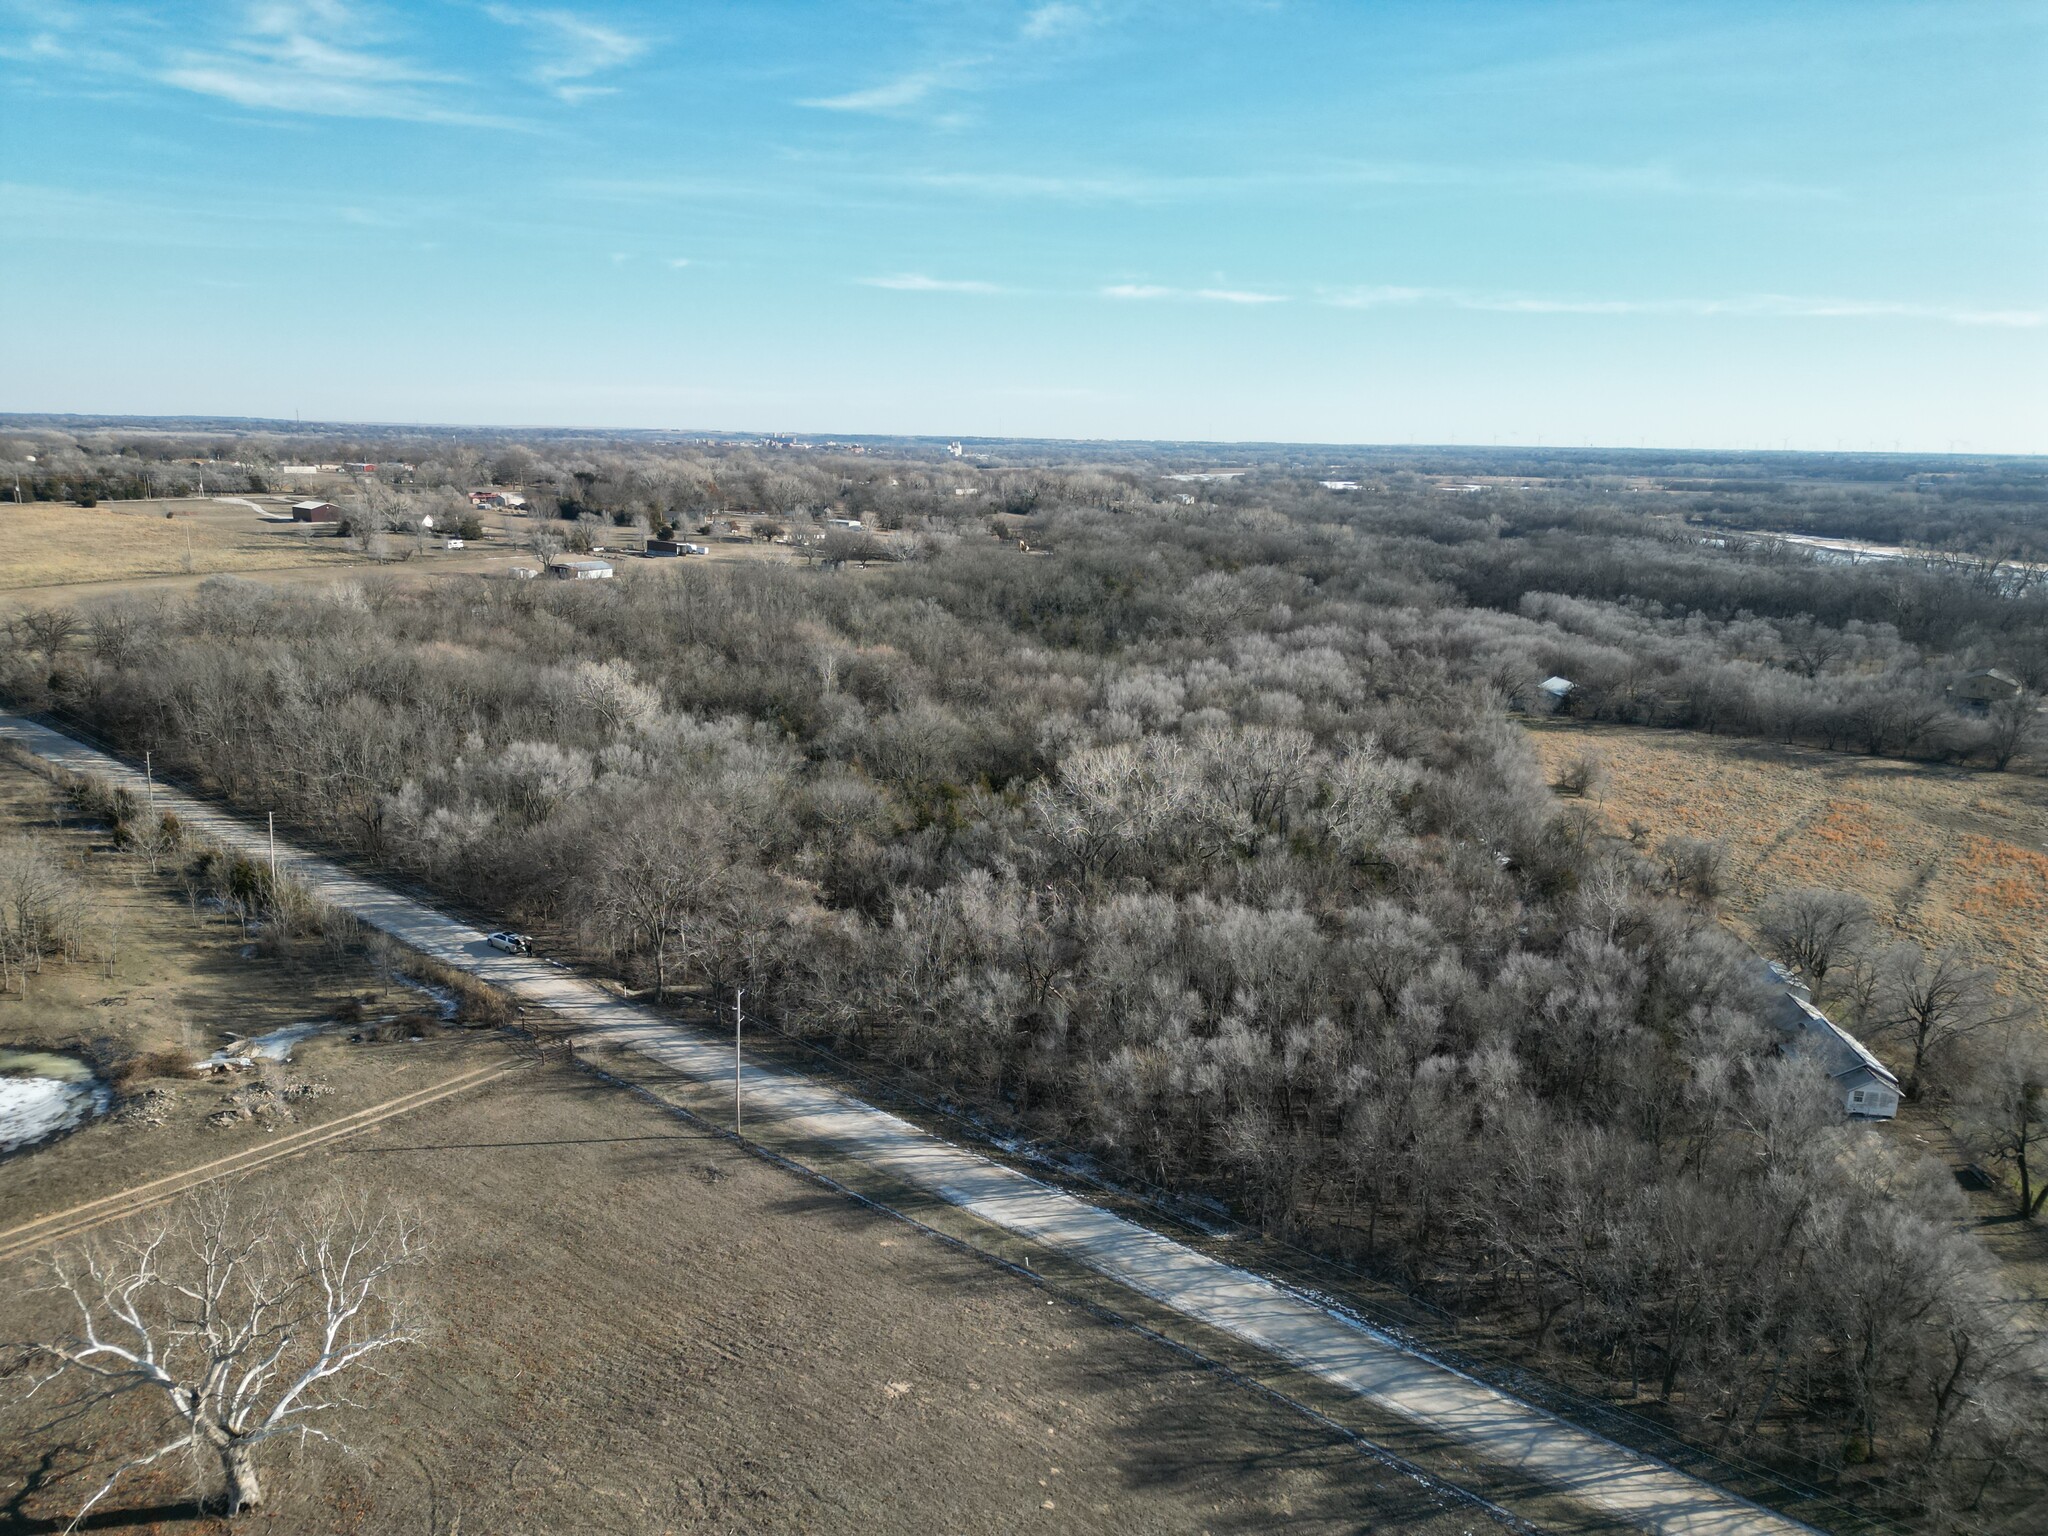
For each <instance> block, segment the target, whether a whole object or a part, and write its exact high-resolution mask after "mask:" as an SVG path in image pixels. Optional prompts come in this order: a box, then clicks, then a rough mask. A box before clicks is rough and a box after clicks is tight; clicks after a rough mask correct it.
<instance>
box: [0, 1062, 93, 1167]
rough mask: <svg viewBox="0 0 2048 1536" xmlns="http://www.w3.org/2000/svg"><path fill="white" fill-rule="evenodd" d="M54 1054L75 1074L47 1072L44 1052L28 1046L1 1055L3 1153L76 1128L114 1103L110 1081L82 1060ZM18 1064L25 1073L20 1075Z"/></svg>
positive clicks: (0, 1136) (0, 1144) (0, 1134)
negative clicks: (36, 1052)
mask: <svg viewBox="0 0 2048 1536" xmlns="http://www.w3.org/2000/svg"><path fill="white" fill-rule="evenodd" d="M55 1059H58V1060H62V1061H64V1062H66V1063H67V1064H68V1065H69V1066H71V1067H73V1068H75V1069H76V1075H73V1074H71V1073H68V1072H67V1073H66V1075H64V1076H62V1077H59V1076H53V1075H45V1073H44V1071H43V1070H41V1069H40V1066H39V1061H40V1058H31V1057H30V1056H29V1054H28V1053H26V1052H23V1053H18V1054H17V1053H15V1052H7V1053H5V1054H4V1055H0V1155H4V1154H6V1153H9V1152H18V1151H20V1150H21V1149H22V1148H23V1147H32V1146H34V1145H35V1144H36V1143H37V1142H39V1141H47V1140H49V1139H50V1138H51V1137H52V1136H61V1135H62V1134H63V1133H64V1132H66V1131H71V1130H76V1129H77V1128H78V1127H79V1126H81V1125H83V1124H84V1123H85V1122H86V1121H87V1120H88V1119H90V1118H91V1117H92V1116H94V1115H102V1114H105V1113H106V1112H107V1109H108V1107H109V1106H110V1105H111V1104H112V1103H113V1095H112V1094H111V1093H110V1092H109V1091H108V1090H107V1086H106V1084H104V1083H102V1082H101V1081H100V1080H99V1079H98V1078H96V1077H94V1076H93V1075H92V1074H91V1073H90V1072H88V1071H86V1070H85V1068H84V1066H83V1064H82V1063H77V1062H70V1060H69V1058H55ZM17 1070H19V1071H22V1072H24V1073H26V1074H27V1075H20V1076H17V1075H16V1072H17Z"/></svg>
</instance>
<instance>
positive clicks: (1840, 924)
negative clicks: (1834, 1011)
mask: <svg viewBox="0 0 2048 1536" xmlns="http://www.w3.org/2000/svg"><path fill="white" fill-rule="evenodd" d="M1756 928H1757V935H1758V937H1760V938H1761V939H1762V940H1763V942H1764V948H1765V949H1766V950H1768V951H1769V952H1770V953H1771V954H1772V955H1773V956H1775V957H1776V958H1777V959H1779V960H1782V961H1784V962H1785V963H1786V964H1787V965H1789V966H1791V967H1793V968H1794V969H1795V970H1797V971H1798V972H1799V974H1800V975H1801V976H1803V977H1805V978H1806V982H1807V985H1809V986H1810V987H1812V988H1813V991H1814V995H1815V996H1816V997H1818V996H1820V995H1821V994H1822V992H1823V991H1824V990H1825V988H1826V987H1827V980H1828V972H1829V971H1830V970H1832V969H1833V968H1834V966H1835V964H1836V962H1837V961H1839V960H1840V959H1841V958H1842V957H1843V956H1844V955H1846V954H1847V953H1849V952H1851V951H1853V950H1854V949H1856V948H1857V947H1858V946H1859V945H1860V944H1861V943H1862V942H1863V941H1864V939H1865V938H1866V937H1867V936H1868V935H1869V932H1870V904H1869V903H1868V902H1866V901H1865V900H1864V899H1863V898H1862V897H1861V896H1858V895H1856V894H1855V893H1854V892H1851V891H1830V890H1824V889H1822V888H1820V887H1818V886H1802V887H1800V888H1799V889H1797V890H1791V891H1779V892H1777V893H1776V894H1775V895H1773V896H1771V897H1770V898H1769V899H1768V900H1767V901H1765V902H1764V904H1763V905H1762V906H1761V907H1760V908H1758V909H1757V914H1756Z"/></svg>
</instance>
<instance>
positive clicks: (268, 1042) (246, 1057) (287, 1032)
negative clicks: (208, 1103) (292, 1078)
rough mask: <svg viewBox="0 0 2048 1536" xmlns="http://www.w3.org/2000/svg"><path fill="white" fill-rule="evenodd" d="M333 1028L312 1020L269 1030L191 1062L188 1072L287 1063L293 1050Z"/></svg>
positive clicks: (323, 1021)
mask: <svg viewBox="0 0 2048 1536" xmlns="http://www.w3.org/2000/svg"><path fill="white" fill-rule="evenodd" d="M334 1027H335V1025H334V1021H333V1020H332V1019H316V1020H314V1021H313V1022H312V1023H310V1024H287V1025H286V1026H285V1027H284V1028H283V1029H273V1030H271V1031H270V1032H269V1033H267V1034H261V1035H257V1036H256V1037H255V1038H253V1039H249V1040H236V1041H235V1042H233V1043H232V1044H230V1045H224V1046H222V1047H221V1048H220V1049H219V1050H217V1051H215V1052H214V1053H213V1054H212V1055H211V1056H209V1057H207V1058H206V1059H205V1060H204V1061H198V1062H194V1063H193V1064H192V1070H193V1071H195V1072H211V1071H213V1070H214V1069H215V1068H217V1067H247V1066H253V1065H255V1064H256V1063H257V1062H259V1061H290V1060H291V1059H292V1047H293V1046H295V1045H297V1044H298V1043H299V1042H300V1041H301V1040H310V1039H312V1038H313V1036H315V1035H317V1034H319V1033H321V1032H322V1031H323V1030H329V1029H333V1028H334Z"/></svg>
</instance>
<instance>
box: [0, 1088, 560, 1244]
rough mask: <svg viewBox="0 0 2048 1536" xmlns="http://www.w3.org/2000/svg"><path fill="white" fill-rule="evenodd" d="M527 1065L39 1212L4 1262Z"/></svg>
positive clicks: (11, 1235) (2, 1235)
mask: <svg viewBox="0 0 2048 1536" xmlns="http://www.w3.org/2000/svg"><path fill="white" fill-rule="evenodd" d="M523 1065H524V1063H521V1062H513V1063H509V1064H506V1065H500V1066H490V1067H476V1068H472V1069H471V1070H470V1071H468V1072H462V1073H458V1074H457V1075H456V1076H454V1077H451V1078H448V1079H445V1080H444V1081H442V1082H439V1083H435V1084H433V1085H432V1086H430V1087H426V1088H418V1089H415V1090H413V1091H412V1092H411V1093H402V1094H400V1095H399V1096H398V1097H397V1098H395V1099H386V1100H384V1101H383V1102H382V1103H378V1104H372V1105H369V1106H368V1107H367V1108H364V1109H359V1110H356V1111H354V1112H353V1113H351V1114H346V1115H343V1116H341V1117H340V1118H339V1119H336V1120H328V1121H324V1122H322V1123H321V1124H319V1125H314V1126H308V1127H307V1128H306V1129H305V1130H303V1131H294V1132H293V1133H292V1134H291V1135H289V1136H281V1137H279V1138H277V1139H276V1140H274V1141H266V1142H264V1143H263V1144H262V1145H261V1146H258V1147H247V1148H244V1149H243V1150H242V1151H240V1152H233V1153H230V1154H228V1155H227V1156H226V1157H217V1158H215V1159H214V1160H213V1161H212V1162H210V1163H200V1164H198V1165H197V1166H195V1167H191V1168H185V1169H181V1170H180V1171H179V1172H177V1173H169V1174H165V1175H164V1176H163V1177H161V1178H157V1179H151V1180H150V1181H149V1182H148V1183H146V1184H137V1185H134V1186H132V1187H130V1188H128V1189H123V1190H117V1191H115V1192H114V1193H113V1194H111V1195H102V1196H101V1197H100V1198H99V1199H97V1200H88V1201H86V1202H85V1203H84V1204H82V1205H74V1206H70V1207H68V1208H66V1209H65V1210H61V1211H52V1212H50V1213H49V1214H48V1215H46V1216H38V1217H36V1218H35V1219H34V1220H33V1221H25V1222H22V1223H21V1224H20V1225H19V1226H14V1227H9V1228H8V1229H7V1230H6V1231H4V1232H0V1264H8V1263H12V1262H13V1261H14V1260H16V1259H20V1258H25V1257H26V1256H27V1255H29V1254H31V1253H33V1252H35V1250H36V1249H38V1248H42V1247H46V1246H48V1245H49V1244H51V1243H56V1242H62V1241H63V1240H64V1239H66V1238H71V1237H77V1236H79V1235H80V1234H81V1233H85V1232H90V1231H92V1230H93V1229H94V1228H96V1227H102V1226H106V1225H107V1224H108V1223H110V1222H115V1221H122V1220H125V1219H126V1218H127V1217H130V1216H133V1215H135V1214H136V1213H138V1212H140V1211H146V1210H148V1209H149V1208H150V1207H151V1206H155V1205H162V1204H163V1203H164V1202H166V1201H168V1200H175V1199H176V1198H177V1197H178V1196H179V1195H182V1194H184V1193H186V1192H187V1191H188V1190H194V1189H197V1188H199V1187H200V1186H201V1185H203V1184H211V1183H213V1182H214V1181H215V1180H216V1179H228V1178H233V1177H235V1176H236V1175H238V1174H244V1173H249V1172H252V1171H253V1170H255V1169H257V1168H261V1167H263V1166H265V1165H266V1164H269V1163H274V1162H278V1161H280V1160H281V1159H283V1158H287V1157H296V1156H298V1155H299V1154H300V1153H302V1152H310V1151H311V1150H312V1149H313V1148H315V1147H320V1146H325V1145H326V1144H327V1143H329V1142H332V1141H341V1140H343V1139H345V1138H347V1137H350V1136H353V1135H355V1134H356V1133H357V1132H359V1131H366V1130H369V1129H370V1128H371V1127H372V1126H378V1125H382V1124H383V1123H384V1122H385V1121H387V1120H395V1119H397V1118H398V1117H399V1116H400V1115H407V1114H410V1113H412V1111H414V1110H416V1109H424V1108H426V1107H427V1106H428V1105H429V1104H436V1103H439V1102H440V1101H441V1100H442V1099H446V1098H450V1097H452V1096H453V1095H455V1094H458V1093H466V1092H467V1091H469V1090H470V1089H472V1088H481V1087H482V1086H483V1085H484V1084H486V1083H490V1082H495V1081H496V1080H497V1079H499V1078H501V1077H504V1076H505V1075H506V1074H508V1073H511V1072H516V1071H518V1070H519V1069H520V1067H521V1066H523Z"/></svg>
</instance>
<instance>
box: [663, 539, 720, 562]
mask: <svg viewBox="0 0 2048 1536" xmlns="http://www.w3.org/2000/svg"><path fill="white" fill-rule="evenodd" d="M647 553H648V554H650V555H654V556H657V557H663V558H666V557H669V556H673V555H708V554H710V553H711V549H710V546H708V545H704V544H688V543H685V542H684V541H683V540H681V539H649V540H648V541H647Z"/></svg>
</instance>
